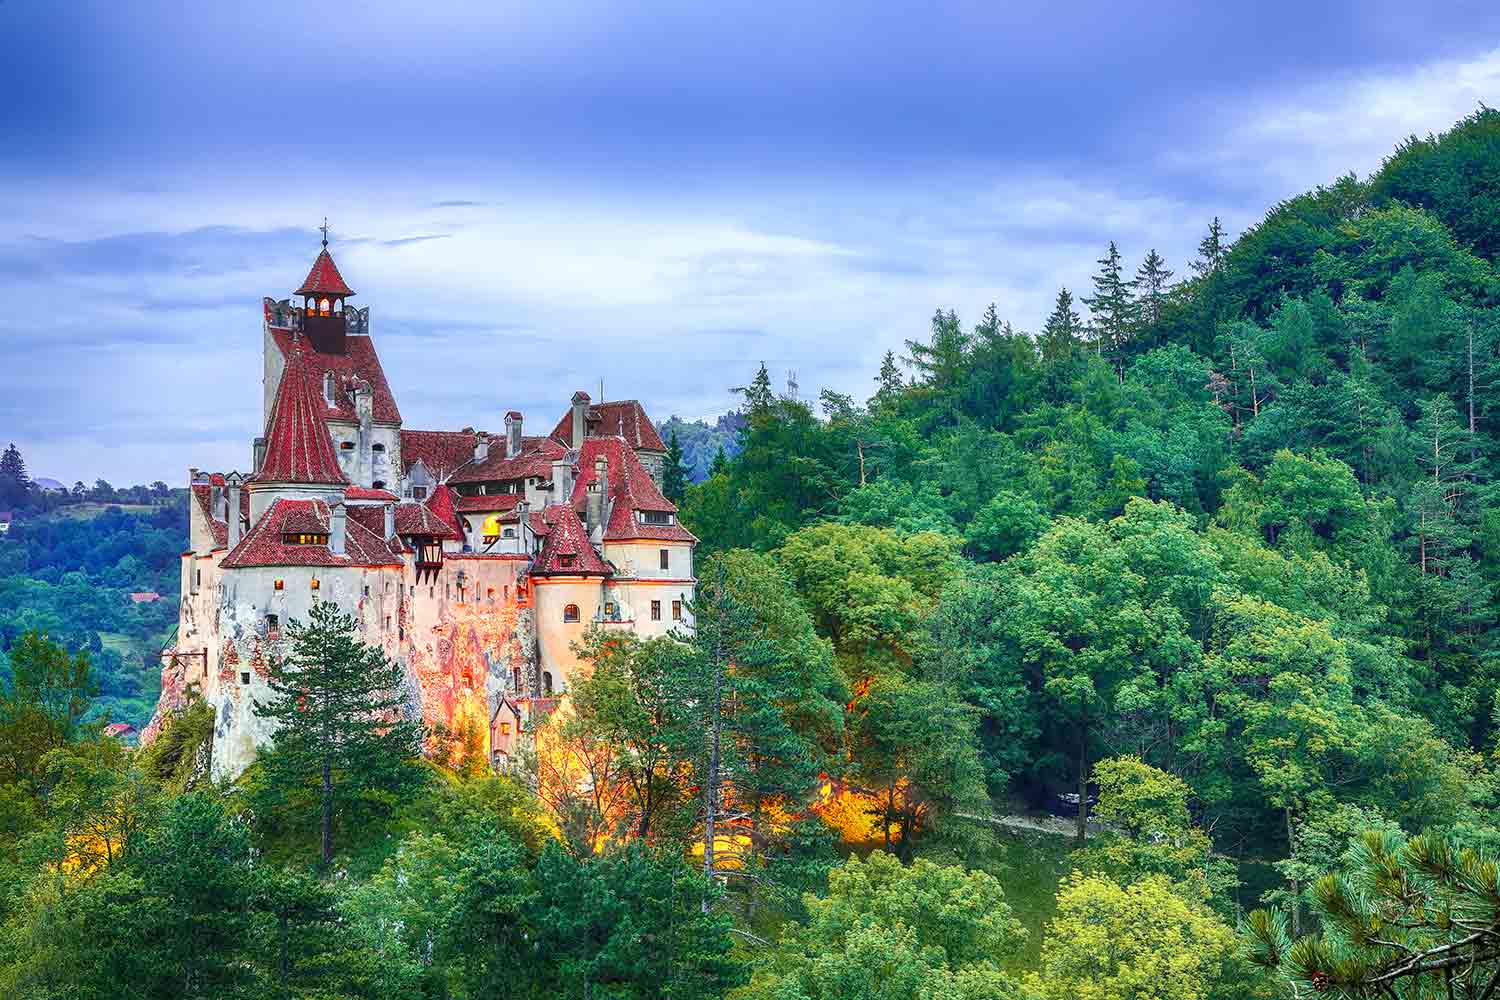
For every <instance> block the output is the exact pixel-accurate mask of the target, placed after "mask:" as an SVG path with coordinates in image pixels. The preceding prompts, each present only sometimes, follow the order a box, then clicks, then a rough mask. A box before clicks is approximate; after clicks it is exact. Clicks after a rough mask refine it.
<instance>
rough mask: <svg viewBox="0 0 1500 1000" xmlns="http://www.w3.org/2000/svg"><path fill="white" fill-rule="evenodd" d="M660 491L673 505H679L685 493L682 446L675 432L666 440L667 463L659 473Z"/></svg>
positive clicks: (685, 471)
mask: <svg viewBox="0 0 1500 1000" xmlns="http://www.w3.org/2000/svg"><path fill="white" fill-rule="evenodd" d="M661 491H662V493H663V494H664V495H665V496H666V498H667V499H668V500H670V501H672V502H673V503H675V504H679V505H680V504H681V503H682V498H683V496H684V494H685V493H686V492H687V466H686V465H684V464H683V461H682V445H681V444H680V443H678V441H677V432H676V431H673V432H672V436H671V437H670V438H668V440H667V461H666V465H665V467H664V468H663V469H662V473H661Z"/></svg>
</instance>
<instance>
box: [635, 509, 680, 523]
mask: <svg viewBox="0 0 1500 1000" xmlns="http://www.w3.org/2000/svg"><path fill="white" fill-rule="evenodd" d="M641 523H642V524H671V523H672V515H671V513H670V512H669V511H665V510H643V511H641Z"/></svg>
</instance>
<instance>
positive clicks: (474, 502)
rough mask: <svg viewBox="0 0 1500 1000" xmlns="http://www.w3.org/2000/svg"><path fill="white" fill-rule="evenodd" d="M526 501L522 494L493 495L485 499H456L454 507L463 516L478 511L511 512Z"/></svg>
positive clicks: (484, 497)
mask: <svg viewBox="0 0 1500 1000" xmlns="http://www.w3.org/2000/svg"><path fill="white" fill-rule="evenodd" d="M524 499H526V497H525V495H524V494H521V493H492V494H490V495H489V496H483V497H455V498H454V500H453V507H454V509H455V510H457V511H459V512H460V513H463V514H472V513H475V512H476V511H491V510H511V509H513V508H514V507H515V506H516V504H518V503H520V502H521V501H522V500H524Z"/></svg>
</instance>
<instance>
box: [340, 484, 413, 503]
mask: <svg viewBox="0 0 1500 1000" xmlns="http://www.w3.org/2000/svg"><path fill="white" fill-rule="evenodd" d="M344 499H345V500H386V501H391V502H394V501H396V500H400V499H401V498H400V497H398V496H396V494H394V493H392V492H391V491H390V490H372V489H370V488H369V487H368V486H351V487H349V488H348V489H347V490H345V491H344Z"/></svg>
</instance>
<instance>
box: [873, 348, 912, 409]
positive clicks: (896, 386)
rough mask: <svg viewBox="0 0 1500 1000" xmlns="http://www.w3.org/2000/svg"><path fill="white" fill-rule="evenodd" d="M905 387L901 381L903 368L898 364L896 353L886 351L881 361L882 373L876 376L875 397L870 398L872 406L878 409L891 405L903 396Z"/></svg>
mask: <svg viewBox="0 0 1500 1000" xmlns="http://www.w3.org/2000/svg"><path fill="white" fill-rule="evenodd" d="M905 387H906V386H905V383H904V382H903V381H902V379H901V368H900V366H899V365H897V364H896V352H895V351H886V352H885V357H883V358H881V359H880V373H879V374H878V375H876V376H875V395H874V396H872V397H870V406H871V407H872V408H876V407H880V406H886V405H889V404H890V403H892V402H894V401H895V400H896V399H897V398H898V397H899V396H900V395H901V390H902V389H904V388H905Z"/></svg>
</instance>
